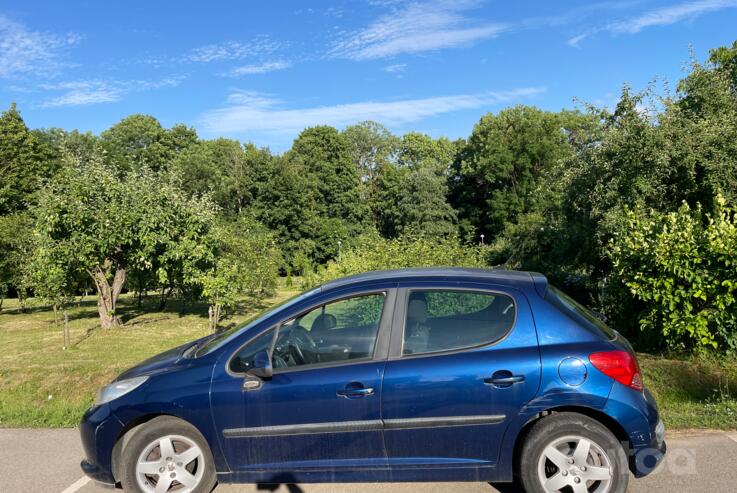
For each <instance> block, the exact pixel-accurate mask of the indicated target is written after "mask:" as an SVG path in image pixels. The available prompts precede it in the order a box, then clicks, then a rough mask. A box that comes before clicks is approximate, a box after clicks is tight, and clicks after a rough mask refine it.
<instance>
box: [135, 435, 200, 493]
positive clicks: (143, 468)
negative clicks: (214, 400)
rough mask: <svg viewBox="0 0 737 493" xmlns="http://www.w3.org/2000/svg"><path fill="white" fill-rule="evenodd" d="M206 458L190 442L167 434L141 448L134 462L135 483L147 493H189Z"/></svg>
mask: <svg viewBox="0 0 737 493" xmlns="http://www.w3.org/2000/svg"><path fill="white" fill-rule="evenodd" d="M204 460H205V456H204V454H203V453H202V450H201V449H200V447H199V446H198V445H197V444H196V443H195V442H194V441H193V440H191V439H189V438H187V437H184V436H181V435H167V436H164V437H161V438H159V439H157V440H154V441H153V442H151V443H149V444H148V445H147V446H146V447H144V449H143V452H141V455H140V456H139V457H138V460H137V461H136V480H137V482H138V486H139V487H140V488H141V490H142V491H145V492H146V493H167V492H172V493H191V492H192V491H194V489H195V488H196V487H197V485H198V484H200V481H201V480H202V475H203V473H204V471H205V464H204Z"/></svg>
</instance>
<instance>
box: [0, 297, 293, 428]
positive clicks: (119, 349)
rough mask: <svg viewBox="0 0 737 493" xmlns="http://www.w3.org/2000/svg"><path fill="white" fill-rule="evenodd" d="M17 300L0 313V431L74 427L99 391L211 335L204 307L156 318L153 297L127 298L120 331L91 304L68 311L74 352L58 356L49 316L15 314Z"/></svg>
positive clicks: (251, 308) (248, 306) (250, 306)
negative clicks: (106, 325)
mask: <svg viewBox="0 0 737 493" xmlns="http://www.w3.org/2000/svg"><path fill="white" fill-rule="evenodd" d="M294 294H296V292H295V291H289V290H280V291H278V293H277V294H276V296H274V297H273V298H270V299H267V300H265V301H264V302H262V303H260V304H257V303H254V302H250V303H249V302H248V301H247V300H246V301H244V302H243V303H242V306H241V307H240V309H239V310H238V312H237V313H235V314H233V315H232V316H231V317H229V318H227V319H225V320H224V321H223V324H222V325H225V326H229V325H232V324H237V323H240V322H242V321H244V320H246V319H248V318H250V317H251V316H252V315H255V314H256V313H257V312H260V311H262V310H263V309H264V308H266V307H268V306H270V305H273V304H274V303H277V302H279V301H281V300H284V299H286V298H288V297H290V296H292V295H294ZM17 307H18V305H17V302H16V300H6V301H5V303H4V305H3V310H2V312H0V427H11V426H12V427H16V426H17V427H66V426H76V425H77V424H78V423H79V420H80V418H81V417H82V414H83V413H84V411H85V410H86V409H87V408H88V407H89V406H90V404H92V401H93V399H94V394H95V392H96V391H97V389H98V388H99V387H101V386H103V385H105V384H107V383H109V382H110V381H111V380H112V379H113V378H115V377H116V376H117V375H118V374H119V373H120V372H121V371H123V370H125V369H126V368H129V367H131V366H133V365H134V364H136V363H138V362H140V361H142V360H144V359H145V358H148V357H149V356H152V355H154V354H157V353H160V352H162V351H164V350H166V349H168V348H171V347H174V346H178V345H180V344H183V343H185V342H187V341H190V340H192V339H196V338H198V337H202V336H205V335H207V334H208V333H209V328H208V321H207V306H206V305H204V304H192V305H189V306H184V307H183V306H182V303H181V302H180V301H178V300H172V301H170V302H169V304H167V307H166V309H165V311H163V312H159V311H158V301H157V299H156V297H155V296H152V297H151V298H149V299H147V300H144V304H143V309H138V308H137V307H136V300H135V299H134V298H133V297H132V296H128V295H123V296H122V299H121V302H120V304H119V308H120V310H119V311H120V313H121V316H122V320H123V322H124V326H122V327H119V328H115V329H110V330H103V329H100V328H99V325H98V321H99V319H98V315H97V306H96V304H95V298H94V297H88V298H85V299H84V300H83V301H82V302H81V303H80V304H79V306H76V305H75V306H74V307H72V308H71V309H70V310H69V328H70V333H71V342H72V345H71V347H70V348H69V349H66V350H63V349H62V346H63V343H64V338H63V334H62V329H61V328H60V327H57V326H56V325H55V323H54V312H53V311H52V310H51V309H50V308H49V307H46V306H33V304H31V307H30V308H29V309H28V311H27V312H26V313H20V311H18V309H17Z"/></svg>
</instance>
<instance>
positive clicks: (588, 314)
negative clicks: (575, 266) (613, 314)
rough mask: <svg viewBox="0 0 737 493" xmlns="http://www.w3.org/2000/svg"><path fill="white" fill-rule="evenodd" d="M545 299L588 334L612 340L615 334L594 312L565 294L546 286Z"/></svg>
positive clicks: (553, 287)
mask: <svg viewBox="0 0 737 493" xmlns="http://www.w3.org/2000/svg"><path fill="white" fill-rule="evenodd" d="M545 299H546V300H547V301H548V302H550V303H551V304H552V305H553V306H555V307H556V308H558V310H560V311H561V312H563V314H564V315H566V316H567V317H568V318H570V319H572V320H573V321H574V322H576V323H578V324H579V325H581V326H582V327H583V328H585V329H586V330H588V331H589V332H591V333H593V334H595V335H597V336H599V337H604V338H606V339H609V340H612V339H615V338H616V337H617V333H616V332H615V331H614V330H612V329H611V328H610V327H609V326H608V325H607V324H605V323H604V322H603V321H602V320H601V319H599V317H597V316H596V315H595V314H594V312H592V311H591V310H589V309H588V308H586V307H585V306H583V305H582V304H580V303H579V302H577V301H576V300H574V299H573V298H571V297H570V296H568V295H567V294H565V293H564V292H563V291H561V290H560V289H558V288H556V287H555V286H552V285H548V291H547V293H545Z"/></svg>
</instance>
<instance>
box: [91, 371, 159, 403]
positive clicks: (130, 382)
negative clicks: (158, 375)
mask: <svg viewBox="0 0 737 493" xmlns="http://www.w3.org/2000/svg"><path fill="white" fill-rule="evenodd" d="M146 380H148V377H147V376H143V377H133V378H128V379H126V380H120V381H118V382H113V383H111V384H110V385H105V386H104V387H103V388H101V389H100V390H98V391H97V395H96V396H95V404H94V405H95V406H99V405H101V404H105V403H106V402H110V401H112V400H114V399H117V398H118V397H121V396H124V395H125V394H127V393H128V392H130V391H131V390H133V389H135V388H136V387H138V386H140V385H141V384H142V383H143V382H145V381H146Z"/></svg>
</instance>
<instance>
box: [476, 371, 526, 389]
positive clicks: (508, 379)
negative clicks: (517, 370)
mask: <svg viewBox="0 0 737 493" xmlns="http://www.w3.org/2000/svg"><path fill="white" fill-rule="evenodd" d="M524 381H525V376H524V375H513V374H512V372H511V371H508V370H501V371H497V372H494V374H493V375H492V376H491V378H484V383H485V384H487V385H493V386H494V387H499V388H502V389H504V388H507V387H511V386H512V385H514V384H515V383H521V382H524Z"/></svg>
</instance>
